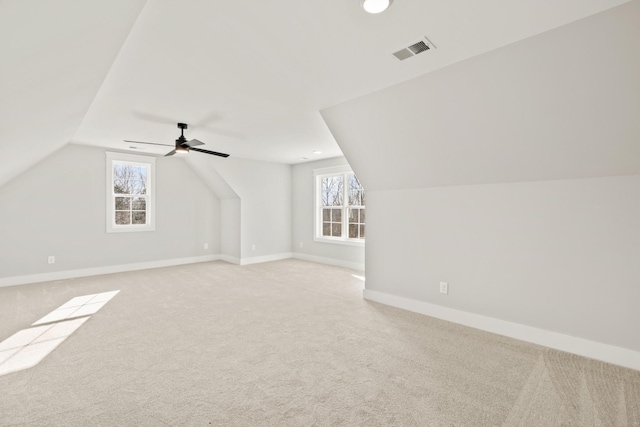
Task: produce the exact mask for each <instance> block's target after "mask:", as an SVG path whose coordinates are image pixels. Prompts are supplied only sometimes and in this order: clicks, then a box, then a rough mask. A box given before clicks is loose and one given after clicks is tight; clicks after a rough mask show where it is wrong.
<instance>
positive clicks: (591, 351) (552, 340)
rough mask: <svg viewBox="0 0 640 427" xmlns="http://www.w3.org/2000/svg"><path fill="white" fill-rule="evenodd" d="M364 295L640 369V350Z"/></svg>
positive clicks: (371, 293)
mask: <svg viewBox="0 0 640 427" xmlns="http://www.w3.org/2000/svg"><path fill="white" fill-rule="evenodd" d="M363 296H364V298H365V299H367V300H370V301H375V302H379V303H382V304H386V305H390V306H393V307H397V308H402V309H404V310H409V311H413V312H415V313H420V314H425V315H427V316H431V317H436V318H438V319H443V320H447V321H449V322H453V323H458V324H461V325H465V326H470V327H472V328H475V329H480V330H483V331H487V332H492V333H495V334H499V335H504V336H507V337H511V338H515V339H519V340H522V341H527V342H531V343H534V344H538V345H542V346H545V347H550V348H554V349H556V350H562V351H566V352H568V353H573V354H577V355H580V356H584V357H589V358H591V359H596V360H601V361H603V362H607V363H612V364H614V365H619V366H624V367H626V368H631V369H636V370H640V352H637V351H633V350H629V349H626V348H622V347H616V346H613V345H609V344H603V343H599V342H596V341H590V340H586V339H583V338H577V337H573V336H570V335H564V334H560V333H557V332H551V331H547V330H544V329H538V328H534V327H531V326H525V325H521V324H519V323H513V322H508V321H506V320H500V319H496V318H493V317H487V316H482V315H479V314H473V313H468V312H465V311H461V310H456V309H453V308H448V307H443V306H441V305H436V304H430V303H427V302H423V301H418V300H413V299H409V298H404V297H399V296H395V295H390V294H386V293H384V292H378V291H373V290H370V289H365V290H364V293H363Z"/></svg>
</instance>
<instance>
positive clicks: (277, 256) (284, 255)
mask: <svg viewBox="0 0 640 427" xmlns="http://www.w3.org/2000/svg"><path fill="white" fill-rule="evenodd" d="M291 257H292V254H291V252H284V253H281V254H273V255H264V256H254V257H249V258H242V259H240V265H249V264H258V263H261V262H270V261H279V260H281V259H288V258H291Z"/></svg>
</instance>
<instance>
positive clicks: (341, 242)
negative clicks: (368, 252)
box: [313, 237, 364, 247]
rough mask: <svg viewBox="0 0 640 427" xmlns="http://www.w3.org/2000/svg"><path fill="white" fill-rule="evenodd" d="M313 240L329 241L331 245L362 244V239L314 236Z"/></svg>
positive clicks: (319, 241)
mask: <svg viewBox="0 0 640 427" xmlns="http://www.w3.org/2000/svg"><path fill="white" fill-rule="evenodd" d="M313 241H314V242H318V243H329V244H333V245H345V246H360V247H363V246H364V240H355V239H353V240H345V239H332V238H328V237H314V238H313Z"/></svg>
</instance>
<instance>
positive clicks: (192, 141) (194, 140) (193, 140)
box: [187, 138, 204, 147]
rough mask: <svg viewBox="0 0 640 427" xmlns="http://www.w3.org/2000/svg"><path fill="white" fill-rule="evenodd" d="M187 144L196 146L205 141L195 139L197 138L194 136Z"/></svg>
mask: <svg viewBox="0 0 640 427" xmlns="http://www.w3.org/2000/svg"><path fill="white" fill-rule="evenodd" d="M187 145H188V146H189V147H195V146H197V145H204V142H202V141H198V140H197V139H195V138H194V139H192V140H191V141H189V142H187Z"/></svg>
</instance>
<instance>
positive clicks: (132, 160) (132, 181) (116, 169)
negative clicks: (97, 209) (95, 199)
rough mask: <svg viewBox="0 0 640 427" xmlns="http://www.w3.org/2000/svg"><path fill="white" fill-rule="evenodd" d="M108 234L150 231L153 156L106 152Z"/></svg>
mask: <svg viewBox="0 0 640 427" xmlns="http://www.w3.org/2000/svg"><path fill="white" fill-rule="evenodd" d="M106 157H107V194H106V196H107V224H106V225H107V233H113V232H127V231H133V232H136V231H153V230H154V229H155V224H154V223H155V220H154V205H155V203H154V194H155V191H154V186H153V179H154V173H155V169H154V166H155V159H154V158H152V157H148V156H138V155H132V154H124V153H111V152H106Z"/></svg>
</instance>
